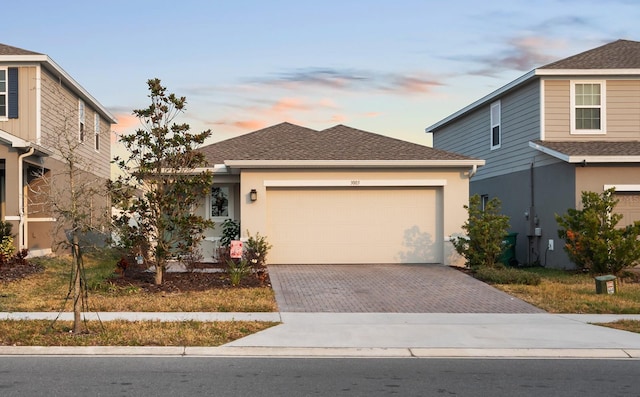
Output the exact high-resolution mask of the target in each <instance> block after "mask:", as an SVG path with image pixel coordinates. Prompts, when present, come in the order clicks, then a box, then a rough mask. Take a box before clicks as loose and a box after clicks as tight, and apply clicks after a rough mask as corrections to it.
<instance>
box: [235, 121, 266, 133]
mask: <svg viewBox="0 0 640 397" xmlns="http://www.w3.org/2000/svg"><path fill="white" fill-rule="evenodd" d="M230 125H232V126H234V127H237V128H240V129H243V130H250V131H254V130H259V129H261V128H264V127H266V126H267V123H265V122H264V120H240V121H235V122H233V123H231V124H230Z"/></svg>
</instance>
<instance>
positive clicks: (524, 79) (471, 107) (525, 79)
mask: <svg viewBox="0 0 640 397" xmlns="http://www.w3.org/2000/svg"><path fill="white" fill-rule="evenodd" d="M536 75H537V73H536V70H532V71H530V72H529V73H527V74H525V75H522V76H520V77H518V78H517V79H515V80H513V81H512V82H510V83H509V84H507V85H504V86H502V87H500V88H498V89H497V90H495V91H493V92H492V93H490V94H488V95H485V96H483V97H482V98H480V99H478V100H477V101H475V102H473V103H472V104H470V105H468V106H465V107H464V108H462V109H460V110H458V111H457V112H455V113H453V114H451V115H450V116H448V117H447V118H444V119H442V120H440V121H438V122H437V123H435V124H432V125H430V126H429V127H427V128H425V132H427V133H429V132H433V130H435V129H437V128H439V127H441V126H443V125H445V124H448V123H449V122H451V121H453V120H455V119H457V118H458V117H460V116H462V115H464V114H466V113H468V112H470V111H472V110H474V109H475V108H477V107H479V106H482V105H484V104H485V103H488V102H492V101H494V100H495V99H496V98H497V97H499V96H501V95H503V94H504V93H505V92H507V91H510V90H512V89H514V88H515V87H517V86H519V85H521V84H524V83H526V82H528V81H529V80H531V79H533V78H535V77H536Z"/></svg>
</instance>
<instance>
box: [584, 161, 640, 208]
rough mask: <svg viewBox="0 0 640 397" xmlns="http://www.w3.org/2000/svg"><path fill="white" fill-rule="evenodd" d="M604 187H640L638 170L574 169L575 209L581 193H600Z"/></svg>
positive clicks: (618, 166) (593, 166) (623, 167)
mask: <svg viewBox="0 0 640 397" xmlns="http://www.w3.org/2000/svg"><path fill="white" fill-rule="evenodd" d="M604 185H640V168H639V167H637V166H634V165H628V166H620V165H615V166H603V165H602V166H595V165H589V164H587V166H586V167H576V208H579V206H580V200H581V194H582V192H583V191H589V192H596V193H602V192H603V191H604Z"/></svg>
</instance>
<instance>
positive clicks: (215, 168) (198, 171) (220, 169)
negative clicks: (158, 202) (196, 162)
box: [162, 164, 229, 175]
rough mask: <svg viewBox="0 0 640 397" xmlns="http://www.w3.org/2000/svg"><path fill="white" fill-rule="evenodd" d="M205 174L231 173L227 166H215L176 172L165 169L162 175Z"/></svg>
mask: <svg viewBox="0 0 640 397" xmlns="http://www.w3.org/2000/svg"><path fill="white" fill-rule="evenodd" d="M203 172H212V173H214V174H228V173H229V169H228V168H227V166H225V165H224V164H215V165H214V166H212V167H197V168H189V169H186V170H174V169H171V168H163V169H162V173H163V174H166V175H169V174H174V173H176V174H191V175H196V174H202V173H203Z"/></svg>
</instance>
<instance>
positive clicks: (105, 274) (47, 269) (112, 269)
mask: <svg viewBox="0 0 640 397" xmlns="http://www.w3.org/2000/svg"><path fill="white" fill-rule="evenodd" d="M32 262H33V263H35V264H37V265H40V266H41V267H42V268H43V270H42V271H41V272H38V273H33V274H30V275H26V276H24V277H22V278H19V279H12V280H11V281H7V280H5V279H4V278H2V279H0V287H1V289H0V312H18V311H20V312H31V311H46V312H56V311H72V310H73V307H72V303H71V300H70V299H66V298H67V296H68V292H69V285H70V280H69V269H70V265H69V262H68V259H65V258H35V259H33V260H32ZM117 262H118V257H117V255H116V254H115V253H114V252H110V251H101V252H95V253H93V254H91V255H87V256H86V258H85V267H86V280H87V281H86V284H87V289H88V305H87V307H88V309H89V311H111V312H115V311H141V312H173V311H185V312H197V311H204V312H273V311H277V305H276V301H275V296H274V294H273V290H272V289H271V287H270V286H269V284H268V280H267V282H266V283H265V285H260V284H259V283H258V282H253V283H249V282H246V283H244V284H241V285H240V286H238V287H233V286H231V285H230V283H229V282H228V276H227V275H226V274H223V273H196V272H193V273H182V274H174V273H171V274H167V282H166V283H165V284H164V285H163V286H162V287H158V286H154V285H153V281H152V280H153V278H152V275H151V274H150V273H149V274H148V277H147V278H148V279H144V278H141V277H142V276H145V274H144V273H140V272H136V271H135V269H130V270H127V272H126V273H125V277H121V275H119V274H117V273H116V263H117ZM0 271H1V272H8V269H0ZM129 275H131V276H129ZM134 276H135V277H134ZM243 285H244V286H243Z"/></svg>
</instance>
